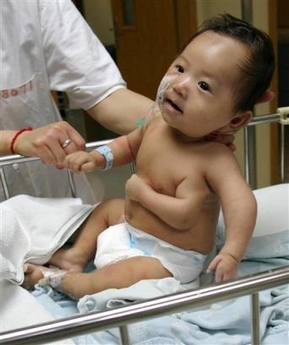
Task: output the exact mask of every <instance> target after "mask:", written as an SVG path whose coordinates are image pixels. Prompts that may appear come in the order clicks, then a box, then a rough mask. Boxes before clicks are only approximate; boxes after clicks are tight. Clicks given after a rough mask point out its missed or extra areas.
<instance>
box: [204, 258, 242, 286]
mask: <svg viewBox="0 0 289 345" xmlns="http://www.w3.org/2000/svg"><path fill="white" fill-rule="evenodd" d="M207 271H208V272H211V271H215V280H216V282H217V283H220V282H224V281H226V280H232V279H235V278H236V277H237V273H238V262H237V261H236V259H234V258H233V257H232V256H231V255H230V254H222V253H220V254H219V255H217V256H216V257H215V258H214V259H213V261H212V262H211V263H210V265H209V267H208V270H207Z"/></svg>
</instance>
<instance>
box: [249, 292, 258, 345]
mask: <svg viewBox="0 0 289 345" xmlns="http://www.w3.org/2000/svg"><path fill="white" fill-rule="evenodd" d="M251 327H252V328H251V338H252V345H260V303H259V293H258V292H256V293H253V294H252V295H251Z"/></svg>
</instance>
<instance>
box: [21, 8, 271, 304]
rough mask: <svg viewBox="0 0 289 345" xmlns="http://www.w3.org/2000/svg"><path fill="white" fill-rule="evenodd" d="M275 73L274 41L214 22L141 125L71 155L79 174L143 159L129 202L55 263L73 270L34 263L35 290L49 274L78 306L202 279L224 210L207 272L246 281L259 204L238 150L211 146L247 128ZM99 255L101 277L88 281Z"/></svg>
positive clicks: (104, 208) (106, 212)
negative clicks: (142, 287) (146, 285)
mask: <svg viewBox="0 0 289 345" xmlns="http://www.w3.org/2000/svg"><path fill="white" fill-rule="evenodd" d="M273 72H274V53H273V48H272V43H271V40H270V38H269V37H268V35H267V34H265V33H264V32H262V31H260V30H258V29H257V28H255V27H254V26H252V25H250V24H248V23H246V22H245V21H243V20H240V19H237V18H234V17H233V16H231V15H229V14H224V15H220V16H217V17H214V18H212V19H211V20H208V21H206V22H204V24H203V25H202V26H201V27H200V29H199V30H198V32H197V33H196V34H195V35H194V36H193V38H192V39H191V40H190V41H189V43H188V44H187V45H186V46H185V48H184V49H183V51H182V53H181V54H180V55H179V56H178V57H177V59H176V60H175V61H174V62H173V63H172V65H171V66H170V67H169V69H168V71H167V72H166V74H165V76H164V78H163V80H162V81H161V83H160V87H159V90H158V94H157V101H156V105H155V107H154V108H153V109H152V111H151V112H150V114H149V116H148V117H147V118H145V119H144V120H143V124H142V125H140V126H139V128H137V129H136V130H134V131H133V132H131V133H130V134H128V135H126V136H121V137H119V138H117V139H115V140H114V141H112V142H111V143H110V144H109V145H107V146H104V147H100V148H99V149H96V150H94V151H92V152H90V153H88V152H83V151H81V152H76V153H73V154H71V155H69V156H67V157H66V160H65V162H64V165H65V167H66V168H67V169H70V170H72V171H75V172H79V171H84V172H91V171H94V170H95V169H96V168H103V169H108V168H111V167H112V166H119V165H122V164H126V163H129V162H132V161H135V162H136V171H137V173H136V174H134V175H132V176H131V178H130V179H129V180H128V181H127V183H126V198H125V201H124V203H123V201H121V200H109V201H107V202H104V203H102V204H101V205H100V206H98V207H96V209H95V211H94V213H93V214H92V215H91V217H90V218H89V219H88V221H87V223H86V224H85V226H84V227H83V229H82V230H81V231H80V233H79V236H78V238H77V239H76V241H75V243H74V244H73V246H72V247H71V248H69V249H68V250H64V249H62V250H60V251H59V252H56V253H55V256H54V257H52V259H51V263H53V264H55V265H58V266H59V267H60V268H62V269H63V268H65V269H68V271H66V270H63V271H62V270H60V271H56V272H55V271H54V270H50V269H48V268H46V267H42V266H34V265H28V266H27V270H26V282H27V281H28V282H29V285H32V284H34V283H36V282H37V281H38V280H39V278H41V277H43V276H44V282H45V283H48V284H51V285H52V286H54V287H56V288H58V289H60V290H61V291H63V292H64V293H66V294H68V295H69V296H71V297H72V298H75V299H78V298H80V297H82V296H84V295H85V294H92V293H96V292H99V291H102V290H104V289H108V288H122V287H127V286H130V285H132V284H134V283H136V282H137V281H139V280H141V279H157V278H164V277H174V278H175V279H177V280H178V281H180V282H181V283H188V282H191V281H193V280H194V279H196V278H197V277H198V276H199V274H200V273H201V271H202V269H203V267H204V262H205V260H206V257H207V255H208V254H209V253H210V252H211V251H212V249H213V247H214V244H215V235H216V226H217V222H218V217H219V212H220V207H222V211H223V214H224V219H225V228H226V240H225V243H224V246H223V247H222V249H221V251H220V252H219V253H218V255H216V256H215V258H214V259H213V260H212V261H211V263H210V265H209V267H208V269H209V270H210V271H215V275H216V281H217V282H222V281H226V280H228V279H234V278H236V276H237V272H238V263H239V262H240V260H241V259H242V257H243V255H244V253H245V250H246V247H247V245H248V242H249V240H250V237H251V234H252V232H253V229H254V226H255V220H256V212H257V207H256V201H255V198H254V196H253V193H252V191H251V189H250V188H249V187H248V185H247V183H246V182H245V180H244V178H243V176H242V173H241V171H240V169H239V167H238V164H237V162H236V159H235V157H234V154H233V152H232V150H230V149H229V148H228V147H227V146H225V145H223V144H221V143H218V142H215V141H208V140H206V137H207V136H208V135H210V136H218V135H227V134H232V133H235V132H236V131H238V130H239V129H240V128H242V127H244V126H245V125H246V124H248V122H249V121H250V120H251V118H252V114H253V113H252V110H253V107H254V105H255V104H256V103H257V102H258V101H260V99H261V98H262V96H263V95H264V94H265V93H266V91H267V89H268V88H269V86H270V82H271V78H272V75H273ZM122 215H123V222H121V223H119V219H120V217H121V216H122ZM115 224H116V225H115ZM111 225H113V226H111ZM106 227H108V229H106V230H104V231H103V229H104V228H106ZM96 238H98V239H97V246H96V245H95V243H96ZM96 247H97V250H96V256H95V266H96V268H97V270H96V271H94V272H91V273H84V272H80V271H82V269H83V267H84V265H85V264H86V262H87V261H88V260H89V259H90V258H91V256H92V255H93V253H94V251H95V248H96ZM69 261H70V263H69ZM42 282H43V280H42Z"/></svg>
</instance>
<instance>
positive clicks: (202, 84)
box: [198, 81, 210, 91]
mask: <svg viewBox="0 0 289 345" xmlns="http://www.w3.org/2000/svg"><path fill="white" fill-rule="evenodd" d="M198 85H199V86H200V88H201V89H202V90H204V91H210V86H209V85H208V84H207V83H206V82H204V81H199V82H198Z"/></svg>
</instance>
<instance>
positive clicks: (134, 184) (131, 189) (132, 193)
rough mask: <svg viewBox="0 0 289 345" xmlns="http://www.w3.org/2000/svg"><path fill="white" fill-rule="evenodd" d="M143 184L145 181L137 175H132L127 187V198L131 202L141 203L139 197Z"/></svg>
mask: <svg viewBox="0 0 289 345" xmlns="http://www.w3.org/2000/svg"><path fill="white" fill-rule="evenodd" d="M143 184H144V181H143V180H142V179H141V178H140V177H138V176H137V175H136V174H133V175H131V177H130V178H129V180H127V182H126V185H125V192H126V195H127V197H128V198H129V199H131V200H134V201H139V200H138V195H139V193H140V192H141V188H142V186H143Z"/></svg>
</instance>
